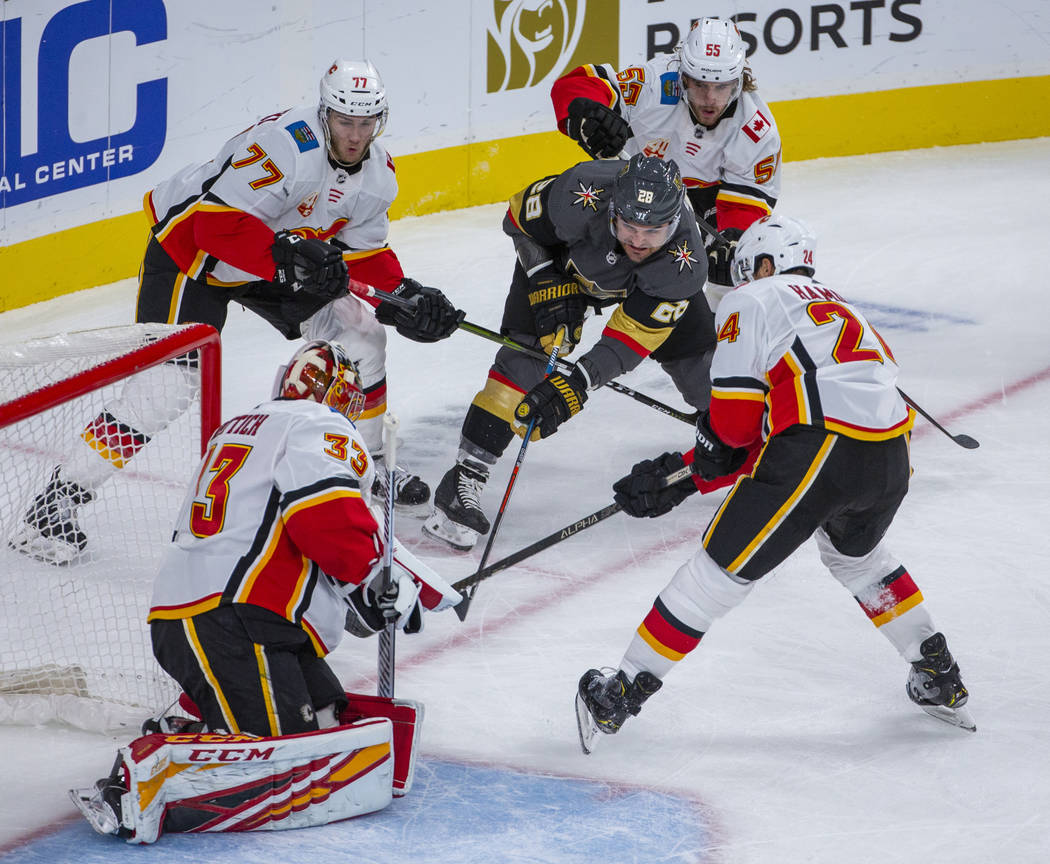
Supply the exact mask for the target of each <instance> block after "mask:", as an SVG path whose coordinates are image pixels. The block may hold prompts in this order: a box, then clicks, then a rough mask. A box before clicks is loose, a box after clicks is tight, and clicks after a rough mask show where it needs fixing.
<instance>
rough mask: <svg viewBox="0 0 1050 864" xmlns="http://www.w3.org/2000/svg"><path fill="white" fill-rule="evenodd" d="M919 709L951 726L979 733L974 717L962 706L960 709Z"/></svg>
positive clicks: (937, 706) (924, 707) (931, 706)
mask: <svg viewBox="0 0 1050 864" xmlns="http://www.w3.org/2000/svg"><path fill="white" fill-rule="evenodd" d="M919 707H920V708H921V709H922V710H923V711H925V712H926V713H927V714H929V715H930V716H931V717H936V718H937V719H938V720H942V721H944V722H945V723H948V724H949V725H951V726H958V727H959V728H960V729H965V730H966V731H967V732H976V731H977V724H976V723H975V722H974V719H973V715H972V714H971V713H970V712H969V711H968V710H967V709H966V708H964V707H962V706H961V705H960V706H959V707H958V708H948V707H946V706H944V705H920V706H919Z"/></svg>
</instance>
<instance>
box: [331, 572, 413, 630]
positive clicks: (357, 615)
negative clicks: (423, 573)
mask: <svg viewBox="0 0 1050 864" xmlns="http://www.w3.org/2000/svg"><path fill="white" fill-rule="evenodd" d="M378 583H379V579H378V578H372V579H368V580H366V582H365V583H364V584H362V585H359V586H358V587H357V588H356V589H355V590H354V591H351V592H350V593H349V594H347V595H346V603H347V606H349V607H350V608H349V610H348V611H347V615H346V624H345V629H346V630H347V631H348V632H350V633H353V634H354V635H355V636H370V635H371V634H373V633H378V632H379V631H380V630H383V629H385V628H386V626H387V625H388V624H390V623H394V624H395V625H396V626H397V627H398V628H399V629H403V630H404V631H405V632H406V633H418V632H419V631H420V630H422V629H423V612H422V610H421V609H420V606H419V586H418V585H416V583H415V582H413V581H412V578H411V577H410V576H408V575H406V574H402V575H401V576H400V577H399V578H397V580H396V581H394V582H392V583H391V584H390V585H389V586H388V587H387V588H386V589H385V590H384V591H381V592H377V591H376V586H377V585H378Z"/></svg>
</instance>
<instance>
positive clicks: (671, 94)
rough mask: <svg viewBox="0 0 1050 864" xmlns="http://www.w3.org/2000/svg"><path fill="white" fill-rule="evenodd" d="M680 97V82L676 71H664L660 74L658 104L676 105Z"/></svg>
mask: <svg viewBox="0 0 1050 864" xmlns="http://www.w3.org/2000/svg"><path fill="white" fill-rule="evenodd" d="M681 98H682V91H681V84H680V83H679V80H678V73H677V72H664V74H663V75H661V76H660V104H661V105H677V104H678V103H679V102H680V101H681Z"/></svg>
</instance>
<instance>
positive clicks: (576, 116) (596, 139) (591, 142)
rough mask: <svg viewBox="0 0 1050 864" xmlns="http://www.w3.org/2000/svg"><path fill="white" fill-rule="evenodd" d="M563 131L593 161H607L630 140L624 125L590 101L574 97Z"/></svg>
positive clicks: (618, 117) (629, 133)
mask: <svg viewBox="0 0 1050 864" xmlns="http://www.w3.org/2000/svg"><path fill="white" fill-rule="evenodd" d="M565 131H566V132H567V133H568V135H569V137H570V138H572V140H573V141H575V142H576V143H577V144H579V145H580V146H581V147H582V148H583V149H584V150H585V151H586V153H587V155H588V156H590V157H591V158H592V159H609V158H611V157H613V156H615V155H617V154H618V153H619V152H620V151H621V150H623V145H624V144H626V143H627V139H628V138H630V137H631V127H630V126H628V125H627V121H626V120H624V119H623V117H621V116H620V115H619V114H617V113H616V112H615V111H613V110H612V109H611V108H606V107H605V106H604V105H602V104H601V103H600V102H595V101H594V100H593V99H585V98H584V97H582V96H577V97H576V98H575V99H573V100H572V101H571V102H570V103H569V111H568V116H567V117H566V119H565Z"/></svg>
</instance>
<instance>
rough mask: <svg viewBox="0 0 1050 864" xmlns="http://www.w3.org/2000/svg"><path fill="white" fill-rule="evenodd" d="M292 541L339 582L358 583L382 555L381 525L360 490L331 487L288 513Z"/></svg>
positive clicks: (286, 519)
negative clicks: (367, 505) (366, 504)
mask: <svg viewBox="0 0 1050 864" xmlns="http://www.w3.org/2000/svg"><path fill="white" fill-rule="evenodd" d="M285 528H286V529H287V531H288V536H289V537H291V539H292V542H293V543H295V545H296V546H297V547H298V549H299V551H300V552H302V553H303V554H304V555H305V556H306V557H307V558H309V559H311V560H312V561H315V562H316V563H317V565H318V566H319V567H320V568H321V569H322V570H324V572H325V573H327V574H328V575H329V576H332V577H334V578H335V579H338V580H339V581H340V582H347V583H349V584H351V585H359V584H360V583H361V581H362V580H363V579H364V578H365V577H366V576H367V575H368V574H369V572H371V570H372V566H373V565H374V564H375V563H376V562H377V561H378V560H379V559H380V558H381V557H382V555H383V541H382V539H381V538H380V536H379V525H378V524H376V520H375V518H374V517H373V516H372V513H371V512H370V511H369V509H368V508H367V507H366V506H365V502H364V501H363V500H362V498H361V495H360V493H359V492H355V491H353V490H349V489H332V490H329V491H328V492H326V493H325V494H323V495H320V496H317V497H316V498H313V499H311V500H309V501H305V502H298V503H297V504H296V505H294V506H293V507H292V508H291V509H290V510H289V512H287V513H286V514H285Z"/></svg>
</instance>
